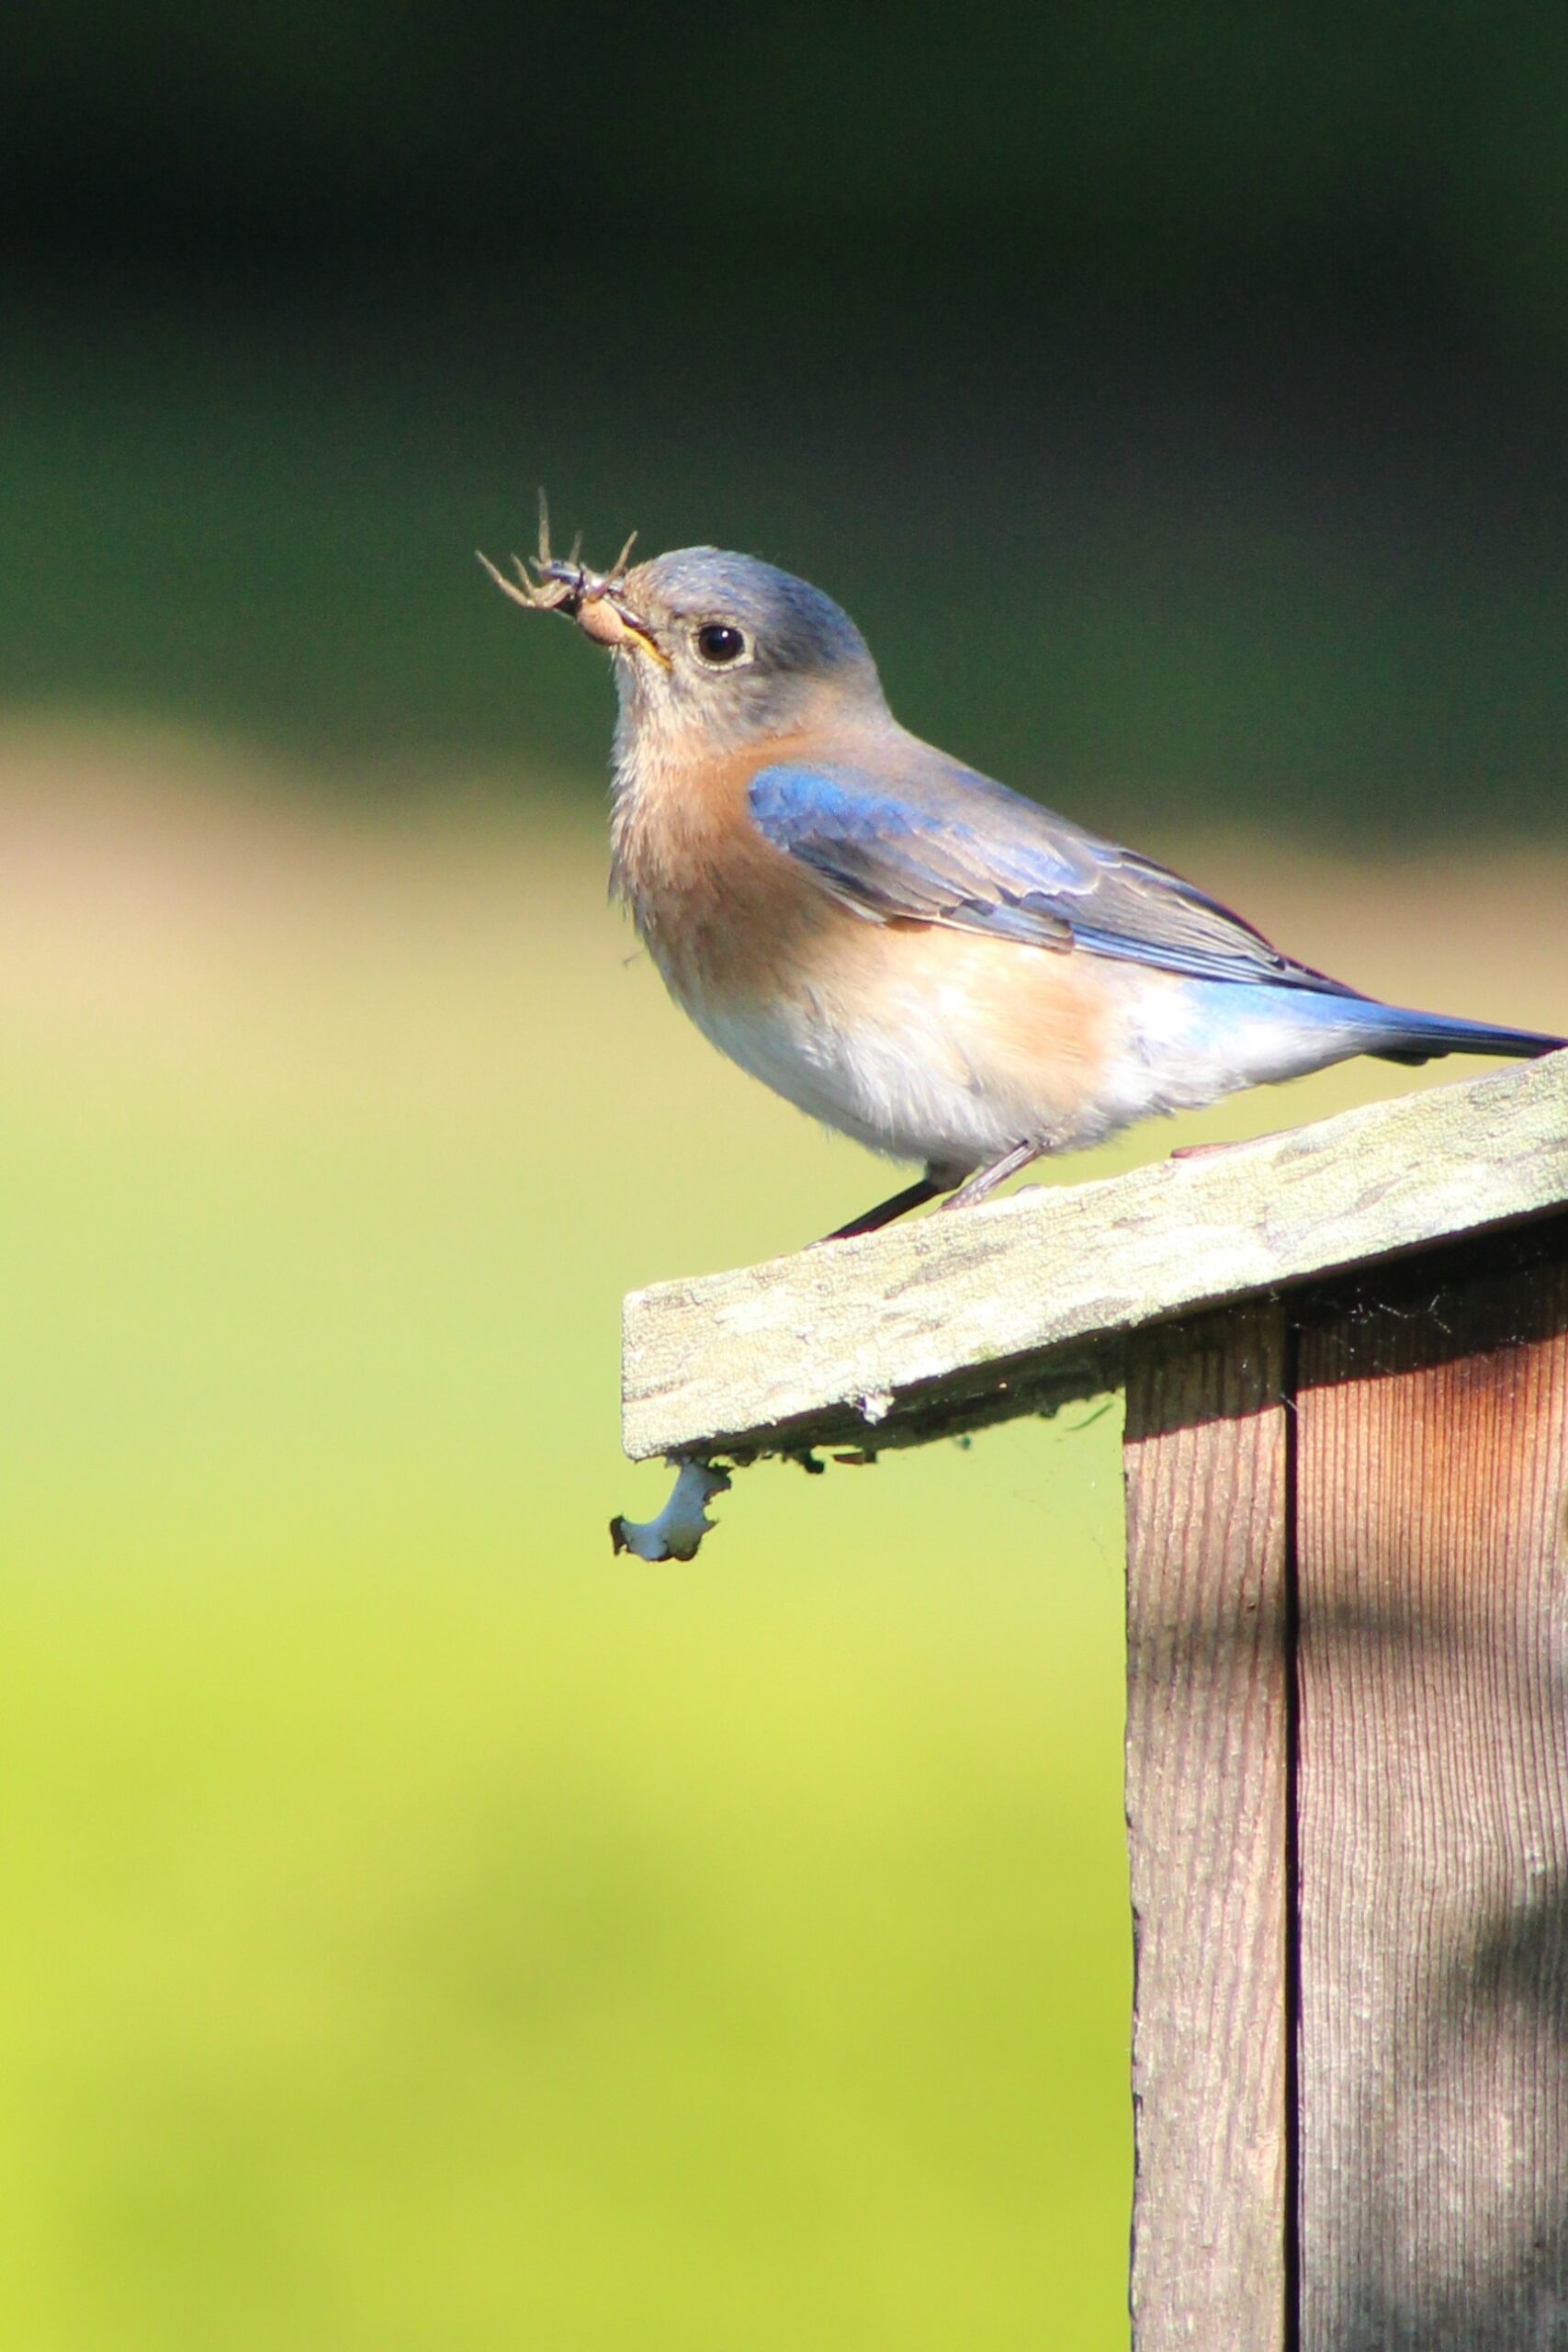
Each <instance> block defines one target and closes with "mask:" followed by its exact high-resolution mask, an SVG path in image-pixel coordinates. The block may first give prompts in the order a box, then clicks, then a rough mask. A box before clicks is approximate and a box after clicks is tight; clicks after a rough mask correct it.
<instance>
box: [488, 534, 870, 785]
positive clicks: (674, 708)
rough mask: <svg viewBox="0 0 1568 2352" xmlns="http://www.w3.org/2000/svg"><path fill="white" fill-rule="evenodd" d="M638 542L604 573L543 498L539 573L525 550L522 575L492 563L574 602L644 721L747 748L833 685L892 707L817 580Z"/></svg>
mask: <svg viewBox="0 0 1568 2352" xmlns="http://www.w3.org/2000/svg"><path fill="white" fill-rule="evenodd" d="M631 546H632V543H631V541H629V540H628V541H627V543H626V547H625V548H623V549H622V552H621V556H620V559H619V560H618V561H617V562H616V563H615V564H614V565H613V566H612V567H611V569H610V570H609V571H606V572H596V571H591V570H590V569H589V568H588V567H587V566H586V565H585V564H583V563H582V562H581V560H580V558H579V551H578V548H575V547H574V548H573V549H572V552H571V554H570V557H567V558H564V559H562V558H558V557H554V556H552V555H551V553H550V549H549V536H548V528H547V523H546V520H545V517H544V513H543V503H542V502H541V515H540V533H539V553H538V555H537V556H536V558H535V559H534V560H533V570H534V572H535V574H536V577H535V578H533V579H530V578H529V577H528V574H527V572H526V571H525V568H524V566H523V565H522V564H521V563H517V579H516V581H515V582H513V581H512V580H508V579H506V578H504V577H503V576H502V573H500V572H499V571H496V569H495V567H494V566H493V564H490V563H488V562H486V569H487V571H490V573H491V578H492V579H494V580H495V581H496V582H497V583H498V585H499V586H501V587H502V588H503V589H504V590H505V592H506V594H508V595H509V596H511V597H512V598H513V600H514V601H515V602H516V603H518V604H520V605H526V606H528V607H529V608H530V609H531V610H534V611H548V612H562V613H565V614H566V615H567V616H568V617H569V618H570V619H571V620H574V621H575V622H576V623H577V625H578V627H579V628H581V630H582V631H583V633H584V635H585V636H587V637H591V638H592V639H594V641H595V642H596V643H597V644H600V645H603V646H605V647H607V648H608V650H609V651H610V653H611V655H612V657H613V661H614V665H615V685H616V689H617V691H618V693H619V695H620V700H621V713H622V723H623V726H624V727H625V728H626V729H628V730H630V731H631V732H633V733H634V734H635V733H637V732H640V731H641V730H642V729H649V730H651V731H653V732H654V733H657V734H676V733H679V734H684V735H687V736H690V735H692V734H694V733H695V734H698V735H700V736H701V737H702V738H703V739H704V740H705V741H706V742H707V743H708V744H710V745H711V746H712V748H714V749H715V750H721V749H725V750H728V749H739V747H741V746H742V745H744V744H746V743H748V742H752V741H759V740H763V739H766V738H767V737H769V736H774V735H784V734H788V733H790V732H791V731H792V730H793V729H796V728H798V727H800V726H802V725H804V724H806V723H807V721H808V720H809V719H810V718H813V717H814V716H817V715H818V714H819V713H820V711H821V709H822V706H823V701H824V698H825V697H826V698H827V699H828V700H829V703H830V704H831V706H832V707H836V708H837V709H839V710H840V711H842V712H843V713H844V714H845V715H849V714H851V713H852V712H853V711H855V710H857V709H858V710H867V709H871V710H881V709H883V708H885V707H886V706H885V705H884V702H883V697H882V688H881V684H880V683H879V681H878V679H877V675H876V665H875V663H874V662H873V660H872V658H871V654H870V652H869V651H868V650H867V647H866V643H865V639H863V637H862V635H861V633H860V631H859V629H857V628H856V627H855V625H854V623H853V621H852V620H851V618H850V616H849V615H848V614H847V613H845V612H843V611H841V610H840V607H839V606H838V605H835V604H834V602H833V600H832V598H831V597H830V596H825V595H824V594H822V592H821V590H820V589H819V588H813V587H812V586H810V584H809V583H808V582H807V581H804V580H796V579H795V578H794V577H793V575H792V574H791V573H789V572H787V571H778V570H777V569H776V568H775V566H774V565H773V564H771V563H762V562H761V561H760V560H758V559H757V558H756V557H755V556H749V555H731V554H728V553H727V552H726V551H725V550H724V549H723V548H677V549H676V550H675V551H674V552H673V553H672V554H670V555H660V556H655V557H653V558H652V559H651V560H649V562H647V563H639V564H637V565H635V566H631V567H630V568H628V560H629V558H630V554H631ZM480 561H481V562H485V559H484V558H483V557H481V558H480ZM514 561H515V559H514Z"/></svg>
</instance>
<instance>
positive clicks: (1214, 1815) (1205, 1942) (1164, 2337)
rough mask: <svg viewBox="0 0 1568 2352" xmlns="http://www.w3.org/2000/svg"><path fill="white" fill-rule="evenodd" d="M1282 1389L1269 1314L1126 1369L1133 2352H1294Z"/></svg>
mask: <svg viewBox="0 0 1568 2352" xmlns="http://www.w3.org/2000/svg"><path fill="white" fill-rule="evenodd" d="M1284 1372H1285V1319H1284V1313H1283V1309H1282V1308H1281V1307H1280V1306H1244V1307H1238V1308H1235V1309H1233V1310H1231V1311H1230V1312H1229V1313H1228V1314H1226V1315H1224V1316H1220V1317H1210V1318H1206V1319H1204V1320H1201V1321H1199V1322H1196V1323H1192V1324H1183V1325H1181V1326H1179V1328H1177V1329H1174V1330H1168V1331H1161V1332H1157V1333H1151V1334H1149V1335H1148V1336H1147V1337H1146V1338H1145V1339H1144V1340H1140V1341H1139V1342H1138V1343H1137V1344H1136V1346H1135V1347H1134V1351H1133V1360H1132V1362H1131V1364H1130V1366H1129V1372H1128V1384H1127V1440H1126V1470H1127V1651H1128V1663H1127V1829H1128V1845H1129V1851H1130V1857H1131V1863H1132V1889H1133V1918H1134V1946H1135V1951H1136V1993H1135V2014H1134V2041H1133V2094H1134V2119H1135V2131H1136V2149H1137V2173H1136V2186H1135V2190H1134V2222H1133V2279H1132V2301H1133V2318H1134V2346H1135V2347H1136V2352H1175V2347H1176V2346H1182V2347H1202V2352H1273V2347H1279V2346H1283V2345H1284V2344H1285V2343H1286V2341H1287V2340H1288V2339H1287V2336H1286V2333H1285V2331H1286V2325H1287V2318H1286V2313H1287V2300H1288V2292H1289V2281H1288V2278H1287V2261H1286V2228H1285V2196H1286V2172H1287V2164H1286V2148H1287V2139H1286V2116H1285V2027H1286V2010H1287V1998H1286V1996H1287V1970H1288V1956H1287V1902H1286V1867H1287V1840H1286V1798H1287V1775H1288V1768H1289V1753H1288V1748H1289V1742H1288V1736H1287V1725H1288V1695H1289V1694H1288V1668H1287V1657H1286V1643H1287V1639H1288V1635H1289V1622H1288V1609H1287V1596H1286V1566H1287V1560H1286V1499H1285V1476H1286V1458H1287V1442H1286V1427H1285V1408H1284V1404H1283V1402H1282V1398H1283V1381H1284Z"/></svg>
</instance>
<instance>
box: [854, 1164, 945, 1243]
mask: <svg viewBox="0 0 1568 2352" xmlns="http://www.w3.org/2000/svg"><path fill="white" fill-rule="evenodd" d="M951 1190H952V1186H951V1184H943V1183H941V1182H938V1180H937V1179H936V1177H935V1176H934V1175H933V1174H932V1172H931V1170H930V1169H929V1168H928V1169H927V1170H926V1172H925V1174H924V1175H923V1176H922V1177H921V1178H920V1180H919V1182H918V1183H916V1184H906V1186H905V1187H904V1190H903V1191H902V1192H901V1193H894V1195H893V1197H892V1199H891V1200H890V1201H878V1203H877V1204H876V1206H875V1207H874V1209H867V1211H866V1212H865V1215H864V1216H857V1217H854V1218H853V1219H852V1221H851V1222H850V1223H849V1224H848V1225H840V1227H839V1228H838V1230H837V1232H835V1233H825V1234H824V1235H823V1237H822V1238H823V1240H824V1241H849V1240H852V1238H853V1237H854V1236H855V1235H856V1234H857V1233H875V1232H876V1231H877V1230H878V1229H879V1227H882V1226H885V1225H891V1224H892V1222H893V1220H894V1218H895V1217H897V1216H908V1212H909V1211H910V1210H911V1209H923V1208H924V1206H925V1204H926V1203H927V1202H928V1201H935V1200H940V1199H941V1197H942V1193H946V1192H950V1191H951Z"/></svg>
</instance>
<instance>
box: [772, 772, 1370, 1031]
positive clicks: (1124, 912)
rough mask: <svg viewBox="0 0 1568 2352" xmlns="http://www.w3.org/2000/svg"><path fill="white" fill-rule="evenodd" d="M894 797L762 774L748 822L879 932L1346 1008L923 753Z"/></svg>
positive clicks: (1177, 898) (1305, 977)
mask: <svg viewBox="0 0 1568 2352" xmlns="http://www.w3.org/2000/svg"><path fill="white" fill-rule="evenodd" d="M916 751H917V754H918V756H917V758H916V759H915V760H914V762H913V763H911V764H910V766H909V769H908V772H907V773H906V772H901V773H900V775H899V776H898V778H897V781H896V782H894V781H890V780H888V779H887V778H886V777H884V776H882V775H877V774H876V773H875V772H874V771H873V770H872V769H870V768H865V767H859V766H854V765H851V764H847V763H839V762H837V761H834V762H823V763H820V764H818V763H812V764H810V765H805V764H802V763H795V762H791V763H784V764H781V765H778V766H775V767H765V768H761V769H759V770H758V772H757V774H756V775H754V776H753V777H752V779H751V783H750V796H749V797H750V814H751V820H752V822H753V823H754V824H755V825H756V827H757V829H758V831H760V832H761V833H762V834H763V836H764V837H765V838H766V839H767V840H768V841H770V842H773V846H774V847H775V848H776V849H781V850H784V851H786V852H787V853H788V854H789V855H790V856H791V857H795V858H798V859H799V860H800V862H801V863H802V864H803V865H806V866H807V867H809V869H810V871H811V872H812V874H813V875H814V876H815V877H816V878H817V880H818V882H820V883H821V885H822V887H823V888H824V889H826V890H828V891H829V892H830V893H831V894H832V896H833V897H834V898H836V899H840V901H841V902H842V903H843V904H844V905H846V906H849V907H852V909H853V910H855V912H856V913H857V914H861V915H864V916H868V917H870V918H872V919H873V920H874V921H877V922H931V923H944V924H947V925H948V926H950V927H952V928H953V929H957V930H962V931H976V932H982V933H987V935H989V936H990V937H992V938H998V939H1012V940H1018V941H1020V942H1021V943H1023V944H1027V945H1030V946H1034V947H1054V948H1057V949H1067V948H1072V947H1079V948H1083V949H1086V950H1088V951H1089V953H1090V954H1092V955H1097V956H1119V957H1123V958H1128V959H1131V960H1133V961H1135V962H1138V963H1144V964H1153V965H1157V966H1159V967H1162V968H1164V969H1165V970H1167V971H1172V972H1185V973H1190V974H1193V975H1195V976H1197V977H1199V978H1205V979H1225V980H1260V979H1263V980H1271V981H1273V982H1275V983H1276V984H1278V985H1280V986H1282V987H1287V988H1304V989H1321V990H1325V991H1326V992H1328V993H1330V994H1332V995H1336V996H1339V995H1344V996H1350V995H1354V994H1355V993H1356V991H1355V990H1353V989H1344V988H1342V987H1341V985H1340V983H1339V982H1337V980H1331V979H1329V978H1326V976H1325V974H1323V973H1321V972H1314V971H1313V970H1312V969H1311V968H1310V967H1308V966H1306V965H1304V964H1297V963H1294V962H1292V959H1291V958H1290V957H1289V956H1281V955H1280V953H1279V951H1278V949H1276V948H1274V947H1271V946H1270V945H1269V942H1268V941H1267V940H1266V939H1265V938H1264V937H1263V936H1262V934H1261V933H1258V932H1256V931H1254V930H1253V929H1252V927H1251V925H1250V924H1249V923H1245V922H1242V920H1241V918H1240V916H1239V915H1234V914H1232V913H1231V912H1230V910H1229V909H1228V908H1225V907H1223V906H1221V905H1220V904H1219V902H1218V900H1217V899H1211V898H1209V897H1207V896H1206V895H1205V893H1204V892H1203V891H1201V890H1199V889H1196V888H1194V887H1193V885H1192V884H1191V883H1190V882H1184V881H1183V880H1182V879H1181V878H1180V876H1179V875H1175V874H1171V873H1169V872H1168V870H1167V869H1166V868H1165V867H1164V866H1162V865H1156V864H1155V863H1154V862H1153V860H1152V859H1149V858H1144V857H1139V856H1138V855H1137V854H1135V853H1134V852H1133V851H1131V850H1124V849H1118V848H1117V847H1116V846H1115V845H1114V843H1112V842H1102V841H1100V840H1098V839H1097V838H1096V837H1095V835H1094V834H1092V833H1087V832H1084V831H1081V830H1080V829H1079V827H1077V825H1072V824H1069V823H1068V822H1067V821H1066V819H1064V818H1061V817H1055V816H1053V815H1052V814H1051V812H1050V811H1049V810H1048V809H1042V808H1041V807H1040V806H1039V805H1038V803H1037V802H1035V801H1032V800H1026V799H1024V798H1023V797H1022V796H1021V794H1019V793H1016V792H1010V791H1009V789H1008V787H1007V786H1005V785H1000V784H997V783H994V782H993V781H992V780H991V778H990V777H988V776H983V775H977V774H976V772H975V771H974V770H972V769H969V768H964V767H961V766H959V764H958V763H957V762H955V761H950V760H948V759H947V758H946V757H945V756H944V755H943V754H942V753H941V752H934V751H931V749H930V748H929V747H928V746H926V745H923V744H921V745H919V746H918V747H916Z"/></svg>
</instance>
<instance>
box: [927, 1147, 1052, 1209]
mask: <svg viewBox="0 0 1568 2352" xmlns="http://www.w3.org/2000/svg"><path fill="white" fill-rule="evenodd" d="M1047 1148H1048V1147H1047V1146H1046V1145H1045V1144H1043V1143H1015V1144H1014V1146H1013V1148H1012V1149H1011V1150H1010V1151H1004V1152H1003V1154H1002V1156H1001V1158H1000V1159H993V1160H992V1162H991V1164H990V1166H989V1167H988V1168H976V1170H975V1173H974V1174H973V1176H966V1177H965V1178H964V1182H963V1183H962V1184H960V1186H959V1187H958V1190H957V1192H956V1193H953V1196H952V1198H951V1199H950V1200H945V1201H943V1203H942V1207H943V1208H944V1209H967V1208H973V1206H974V1204H975V1203H976V1201H983V1200H984V1199H985V1198H986V1197H987V1193H994V1192H995V1191H996V1189H997V1186H998V1184H1005V1183H1006V1182H1007V1180H1008V1178H1009V1177H1010V1176H1016V1175H1017V1174H1018V1171H1019V1170H1020V1169H1021V1168H1027V1167H1028V1165H1029V1163H1030V1161H1031V1160H1032V1159H1039V1157H1040V1155H1041V1153H1042V1152H1043V1151H1044V1150H1046V1149H1047Z"/></svg>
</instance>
